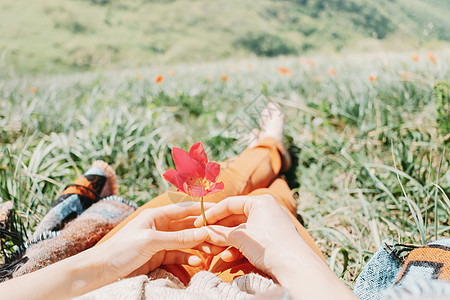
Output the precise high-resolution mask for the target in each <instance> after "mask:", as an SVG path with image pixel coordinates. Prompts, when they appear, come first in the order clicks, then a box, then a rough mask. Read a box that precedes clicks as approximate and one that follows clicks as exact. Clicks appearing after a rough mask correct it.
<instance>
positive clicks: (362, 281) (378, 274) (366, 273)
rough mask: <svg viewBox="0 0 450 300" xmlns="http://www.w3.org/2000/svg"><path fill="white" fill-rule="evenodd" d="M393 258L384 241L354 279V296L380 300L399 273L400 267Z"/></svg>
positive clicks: (368, 299) (364, 299)
mask: <svg viewBox="0 0 450 300" xmlns="http://www.w3.org/2000/svg"><path fill="white" fill-rule="evenodd" d="M395 257H396V256H395V254H394V249H393V248H391V247H389V246H388V245H387V244H386V241H384V242H383V245H382V246H381V248H380V250H378V252H376V253H375V254H374V256H373V257H372V258H371V259H370V261H369V262H368V263H367V265H366V267H365V268H364V269H363V271H362V272H361V274H359V276H358V278H357V279H356V282H355V287H354V289H353V292H354V293H355V294H356V296H358V297H359V298H361V299H363V300H378V299H381V298H382V297H383V295H384V293H385V291H386V289H388V288H390V287H391V286H393V285H394V282H395V280H396V279H397V277H398V274H399V273H400V271H401V268H402V266H401V265H400V262H399V261H397V260H396V259H395Z"/></svg>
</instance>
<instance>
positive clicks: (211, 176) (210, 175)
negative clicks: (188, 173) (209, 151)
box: [205, 161, 220, 182]
mask: <svg viewBox="0 0 450 300" xmlns="http://www.w3.org/2000/svg"><path fill="white" fill-rule="evenodd" d="M219 173H220V165H219V164H218V163H215V162H212V161H210V162H208V163H207V164H206V168H205V178H206V179H207V180H209V181H211V182H214V181H216V180H217V176H219Z"/></svg>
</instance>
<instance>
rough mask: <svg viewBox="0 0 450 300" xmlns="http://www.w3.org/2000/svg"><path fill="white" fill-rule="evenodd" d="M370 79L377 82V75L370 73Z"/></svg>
mask: <svg viewBox="0 0 450 300" xmlns="http://www.w3.org/2000/svg"><path fill="white" fill-rule="evenodd" d="M369 80H370V82H375V80H377V77H376V76H374V75H370V76H369Z"/></svg>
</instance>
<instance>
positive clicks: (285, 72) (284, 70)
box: [277, 67, 292, 75]
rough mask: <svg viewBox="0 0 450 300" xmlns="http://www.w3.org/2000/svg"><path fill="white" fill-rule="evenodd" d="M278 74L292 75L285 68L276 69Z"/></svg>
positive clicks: (289, 70)
mask: <svg viewBox="0 0 450 300" xmlns="http://www.w3.org/2000/svg"><path fill="white" fill-rule="evenodd" d="M277 71H278V73H280V74H283V75H291V74H292V70H291V69H288V68H285V67H279V68H278V69H277Z"/></svg>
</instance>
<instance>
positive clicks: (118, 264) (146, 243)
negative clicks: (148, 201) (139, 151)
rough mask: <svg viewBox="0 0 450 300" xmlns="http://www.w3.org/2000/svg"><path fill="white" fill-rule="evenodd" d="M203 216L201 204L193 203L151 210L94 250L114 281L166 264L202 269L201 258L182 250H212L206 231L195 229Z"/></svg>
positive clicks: (143, 212)
mask: <svg viewBox="0 0 450 300" xmlns="http://www.w3.org/2000/svg"><path fill="white" fill-rule="evenodd" d="M210 206H211V205H208V204H207V207H210ZM200 214H201V209H200V204H199V203H192V202H186V203H183V204H182V205H175V204H173V205H168V206H164V207H159V208H149V209H146V210H144V211H142V212H141V213H140V214H139V215H138V216H137V217H136V218H134V219H133V220H132V221H130V222H129V223H128V224H127V225H126V226H124V227H123V228H122V229H121V230H120V231H118V232H117V233H116V234H115V235H114V236H113V237H111V238H110V239H109V240H107V241H105V242H104V243H102V244H100V245H99V246H97V247H94V248H93V249H95V250H97V252H98V253H99V254H100V253H102V254H101V255H102V257H103V260H104V263H105V268H106V269H107V271H108V273H109V274H110V276H111V278H113V279H119V278H124V277H127V276H135V275H141V274H147V273H148V272H150V271H152V270H154V269H155V268H157V267H159V266H160V265H162V264H189V265H191V266H198V265H200V264H201V262H202V261H201V259H200V258H199V257H197V256H193V255H191V254H189V253H186V252H182V251H179V250H178V249H191V248H197V249H200V250H201V249H205V248H207V249H210V248H211V247H208V246H207V245H205V243H204V241H205V240H206V238H207V237H208V233H207V231H206V229H205V228H195V227H194V226H193V222H194V220H195V217H197V216H199V215H200ZM194 216H195V217H194ZM180 229H183V230H180ZM167 249H171V250H167ZM209 251H210V250H209Z"/></svg>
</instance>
